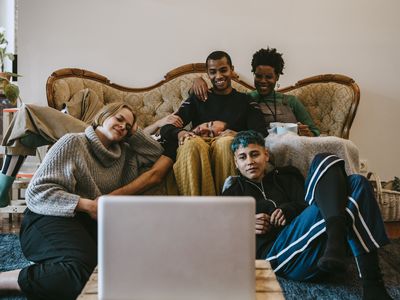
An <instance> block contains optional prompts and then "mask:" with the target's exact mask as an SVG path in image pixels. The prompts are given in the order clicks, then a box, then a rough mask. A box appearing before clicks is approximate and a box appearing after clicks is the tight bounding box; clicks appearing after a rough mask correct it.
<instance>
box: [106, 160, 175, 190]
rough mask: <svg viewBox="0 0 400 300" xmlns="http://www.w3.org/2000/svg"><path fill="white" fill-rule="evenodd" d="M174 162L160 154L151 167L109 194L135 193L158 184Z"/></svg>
mask: <svg viewBox="0 0 400 300" xmlns="http://www.w3.org/2000/svg"><path fill="white" fill-rule="evenodd" d="M173 164H174V162H173V161H172V159H171V158H169V157H167V156H164V155H161V157H160V158H159V159H158V160H157V161H156V162H155V164H154V165H153V166H152V168H151V169H150V170H148V171H146V172H144V173H142V174H141V175H140V176H139V177H137V178H136V179H134V180H133V181H131V182H130V183H128V184H126V185H124V186H122V187H120V188H118V189H116V190H114V191H112V192H111V193H110V194H109V195H135V194H140V193H143V192H144V191H146V190H148V189H149V188H151V187H153V186H155V185H157V184H160V183H161V182H162V180H163V179H164V178H165V176H166V175H167V173H168V171H169V170H170V169H171V168H172V165H173Z"/></svg>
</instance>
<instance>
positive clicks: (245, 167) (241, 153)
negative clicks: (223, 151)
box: [235, 144, 269, 182]
mask: <svg viewBox="0 0 400 300" xmlns="http://www.w3.org/2000/svg"><path fill="white" fill-rule="evenodd" d="M268 160H269V155H268V151H267V149H266V148H265V147H263V146H261V145H257V144H249V145H247V147H243V146H240V147H239V148H238V149H237V150H236V151H235V165H236V167H237V168H238V169H239V172H240V173H241V174H242V175H243V176H244V177H246V178H248V179H250V180H252V181H255V182H261V180H262V179H263V177H264V172H265V169H266V166H267V162H268Z"/></svg>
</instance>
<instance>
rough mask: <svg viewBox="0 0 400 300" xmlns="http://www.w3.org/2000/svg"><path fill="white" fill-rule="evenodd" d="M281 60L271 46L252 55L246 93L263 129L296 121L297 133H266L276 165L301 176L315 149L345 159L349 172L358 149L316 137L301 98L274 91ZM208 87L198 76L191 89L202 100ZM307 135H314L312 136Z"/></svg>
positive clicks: (354, 168) (356, 164) (353, 170)
mask: <svg viewBox="0 0 400 300" xmlns="http://www.w3.org/2000/svg"><path fill="white" fill-rule="evenodd" d="M284 66H285V61H284V60H283V57H282V53H279V52H277V50H276V49H275V48H267V49H263V48H262V49H260V50H258V51H256V52H255V53H254V55H253V57H252V61H251V69H252V72H253V74H254V86H255V87H256V90H255V91H252V92H250V93H249V95H250V96H251V97H252V99H253V100H254V101H256V102H257V103H258V105H259V106H260V108H261V110H262V112H263V115H264V122H265V126H266V127H267V129H269V128H270V123H272V122H281V123H297V125H298V135H299V136H296V135H293V134H282V135H281V134H279V135H278V134H269V135H268V137H267V138H266V139H265V145H266V146H267V147H268V149H269V150H270V152H271V154H272V156H273V157H274V159H273V163H274V164H275V165H276V166H285V165H287V164H289V163H290V164H291V165H293V166H295V167H296V168H298V169H300V171H301V173H302V174H303V176H305V175H306V174H307V171H308V168H309V165H310V163H311V161H312V160H313V158H314V156H315V155H316V154H317V153H319V152H326V151H328V152H333V153H335V154H336V155H338V156H340V157H342V158H343V159H344V160H345V161H346V171H347V172H348V173H349V174H353V173H357V172H358V171H359V152H358V148H357V146H356V145H355V144H354V143H353V142H352V141H350V140H346V139H342V138H338V137H333V136H328V137H319V135H320V132H319V129H318V128H317V127H316V126H315V124H314V122H313V120H312V118H311V116H310V114H309V112H308V111H307V109H306V108H305V107H304V105H303V104H302V103H301V101H300V100H299V99H298V98H297V97H295V96H293V95H286V94H282V93H279V92H276V91H275V87H276V85H277V82H278V80H279V77H280V75H282V74H283V69H284ZM207 89H208V87H207V84H206V82H205V81H204V80H203V79H202V78H197V79H196V80H195V81H194V84H193V87H192V90H193V92H194V93H195V94H196V95H197V97H200V98H201V99H202V100H204V101H207V99H206V93H205V92H206V91H207ZM309 137H318V138H312V139H310V138H309Z"/></svg>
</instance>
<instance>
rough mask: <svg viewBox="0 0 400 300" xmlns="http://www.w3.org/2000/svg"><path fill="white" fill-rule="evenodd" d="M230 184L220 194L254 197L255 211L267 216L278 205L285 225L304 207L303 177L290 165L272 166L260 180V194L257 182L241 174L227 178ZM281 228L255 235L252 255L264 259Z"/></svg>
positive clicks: (305, 204) (305, 205)
mask: <svg viewBox="0 0 400 300" xmlns="http://www.w3.org/2000/svg"><path fill="white" fill-rule="evenodd" d="M230 183H231V185H230V186H229V187H228V188H227V189H226V190H225V191H223V193H222V195H223V196H251V197H253V198H254V199H255V200H256V214H258V213H266V214H268V215H271V214H272V212H273V211H274V210H275V209H276V208H280V209H282V211H283V214H284V215H285V218H286V225H287V224H289V223H290V222H291V221H292V220H293V219H294V218H295V217H297V216H298V215H299V214H300V213H301V212H302V211H303V210H304V209H305V208H306V207H307V203H306V202H305V201H304V196H305V192H304V178H303V176H302V175H301V173H300V171H299V170H298V169H296V168H294V167H290V166H288V167H280V168H275V169H274V170H272V171H271V172H269V173H268V174H266V175H265V176H264V178H263V180H262V183H263V188H264V193H265V196H266V198H267V199H265V198H264V196H263V194H262V186H261V184H260V183H258V184H257V183H255V182H252V181H251V180H249V179H247V178H246V177H244V176H235V177H231V182H230ZM281 230H282V227H273V228H272V229H271V230H270V231H269V232H267V233H266V234H257V236H256V250H257V253H256V257H257V258H264V257H265V255H266V252H267V251H268V250H269V249H270V247H271V246H272V244H273V242H274V241H275V238H276V237H277V235H278V234H279V232H280V231H281Z"/></svg>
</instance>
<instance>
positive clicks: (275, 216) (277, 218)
mask: <svg viewBox="0 0 400 300" xmlns="http://www.w3.org/2000/svg"><path fill="white" fill-rule="evenodd" d="M269 222H270V223H271V225H272V226H285V225H286V218H285V215H284V214H283V211H282V209H280V208H277V209H275V210H274V212H273V213H272V214H271V218H270V220H269Z"/></svg>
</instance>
